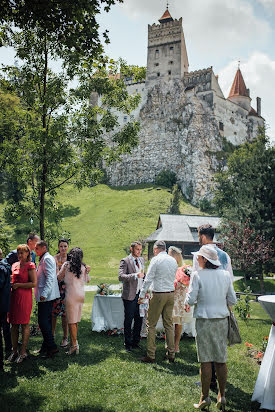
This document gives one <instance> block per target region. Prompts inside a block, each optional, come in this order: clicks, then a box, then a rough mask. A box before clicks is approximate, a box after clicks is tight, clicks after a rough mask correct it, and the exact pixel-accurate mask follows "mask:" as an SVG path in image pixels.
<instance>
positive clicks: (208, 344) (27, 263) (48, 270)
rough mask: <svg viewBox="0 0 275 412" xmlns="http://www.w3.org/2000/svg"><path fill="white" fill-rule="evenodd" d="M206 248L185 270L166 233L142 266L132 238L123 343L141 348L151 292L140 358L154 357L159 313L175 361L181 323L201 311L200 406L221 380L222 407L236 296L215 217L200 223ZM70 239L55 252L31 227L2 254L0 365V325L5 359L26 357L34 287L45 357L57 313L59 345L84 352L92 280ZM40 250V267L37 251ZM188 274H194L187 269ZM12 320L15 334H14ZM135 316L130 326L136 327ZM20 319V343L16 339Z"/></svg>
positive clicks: (124, 273) (51, 347)
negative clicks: (81, 334)
mask: <svg viewBox="0 0 275 412" xmlns="http://www.w3.org/2000/svg"><path fill="white" fill-rule="evenodd" d="M198 235H199V241H200V244H201V248H200V250H199V251H198V252H194V253H193V255H194V258H193V270H192V274H189V273H188V272H186V271H185V270H184V266H183V260H182V254H181V250H180V249H178V248H177V247H175V246H171V247H170V248H169V249H168V253H167V252H166V244H165V242H164V241H161V240H159V241H156V242H155V244H154V248H153V253H154V257H153V258H152V260H151V262H150V265H149V267H148V270H147V273H145V262H144V259H143V257H142V256H141V253H142V244H141V243H140V242H133V243H132V244H131V248H130V252H131V253H130V255H129V256H127V257H126V258H124V259H122V260H121V262H120V266H119V276H118V278H119V280H120V281H121V282H122V284H123V289H122V299H123V304H124V345H125V349H126V351H128V352H131V351H132V350H133V349H138V348H140V346H139V343H140V339H141V328H142V323H143V317H142V316H141V311H140V305H143V304H144V302H145V300H148V299H149V295H150V294H151V295H152V296H151V298H150V301H149V309H148V314H147V315H148V316H147V322H148V335H147V353H146V356H144V357H143V358H141V361H142V362H145V363H155V354H156V343H155V338H156V325H157V322H158V320H159V317H160V315H161V316H162V321H163V326H164V329H165V336H166V343H165V345H166V354H165V357H166V359H168V360H169V362H174V360H175V353H178V352H179V350H180V348H179V343H180V338H181V334H182V324H183V322H185V321H186V319H189V320H187V321H190V319H192V318H193V317H194V318H195V319H196V346H197V354H198V361H199V362H200V363H201V398H200V400H199V402H198V403H197V404H194V408H195V409H201V410H204V409H209V406H210V403H211V400H210V397H209V390H210V387H212V388H213V386H215V385H216V377H217V380H218V384H219V391H218V397H217V404H216V406H217V408H218V409H222V410H225V405H226V399H225V386H226V380H227V367H226V360H227V333H228V316H229V311H230V310H231V307H232V306H233V305H234V304H235V303H236V295H235V292H234V288H233V272H232V267H231V261H230V257H229V256H228V254H227V253H225V252H224V251H223V250H221V249H220V248H218V247H217V245H216V244H215V243H214V242H213V238H214V229H213V227H212V226H211V225H203V226H200V227H199V228H198ZM68 248H69V243H68V241H67V240H66V239H60V240H59V242H58V249H59V250H58V253H57V255H55V256H54V257H53V256H51V255H50V254H49V252H48V245H47V243H46V242H45V241H44V240H40V239H39V237H38V236H37V235H35V234H30V235H29V236H28V238H27V242H26V244H21V245H18V247H17V250H15V251H12V252H11V253H9V255H8V256H7V257H6V258H5V259H2V260H0V274H1V276H0V327H1V329H0V332H1V339H0V369H3V345H2V330H3V335H4V339H5V350H6V353H7V351H10V354H9V356H8V360H9V361H10V362H12V361H15V362H17V363H21V362H22V361H23V360H24V359H26V357H27V345H28V340H29V336H30V327H29V322H30V316H31V311H32V289H34V292H35V298H36V301H37V305H38V325H39V328H40V330H41V333H42V336H43V342H42V345H41V348H40V349H39V350H38V351H37V352H39V353H40V355H41V356H42V357H46V358H47V357H52V356H53V355H54V354H55V353H57V352H58V351H59V350H58V347H57V345H56V343H55V338H54V335H55V330H56V323H57V318H58V317H59V316H60V317H61V318H62V329H63V339H62V342H61V346H62V347H67V345H68V331H69V334H70V347H69V351H68V352H67V353H68V354H69V355H72V354H78V353H79V344H78V340H77V329H78V323H79V321H80V319H81V311H82V306H83V303H84V296H85V292H84V283H85V282H88V281H89V280H90V278H89V274H88V273H89V271H90V267H89V266H86V265H85V264H84V263H83V252H82V250H81V249H80V248H77V247H75V248H72V249H71V250H70V251H69V252H68ZM36 255H37V256H38V257H39V265H38V267H36V262H35V258H36ZM189 275H191V278H190V277H189ZM9 324H11V339H10V335H9ZM132 324H133V327H132ZM20 325H21V331H22V343H21V345H20V351H19V345H18V338H19V329H20Z"/></svg>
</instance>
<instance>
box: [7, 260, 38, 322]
mask: <svg viewBox="0 0 275 412" xmlns="http://www.w3.org/2000/svg"><path fill="white" fill-rule="evenodd" d="M29 269H35V264H34V263H32V262H26V263H25V265H24V266H23V268H22V267H20V263H19V262H15V263H14V264H13V265H12V283H28V282H29ZM31 311H32V288H29V289H23V288H18V289H12V291H11V301H10V314H9V322H10V323H11V324H13V325H25V324H28V323H29V322H30V317H31Z"/></svg>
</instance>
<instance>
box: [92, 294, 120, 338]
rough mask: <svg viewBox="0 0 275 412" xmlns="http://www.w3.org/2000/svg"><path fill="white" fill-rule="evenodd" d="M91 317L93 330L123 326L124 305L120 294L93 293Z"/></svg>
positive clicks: (99, 330) (98, 330)
mask: <svg viewBox="0 0 275 412" xmlns="http://www.w3.org/2000/svg"><path fill="white" fill-rule="evenodd" d="M91 318H92V330H93V331H95V332H101V331H106V330H113V329H115V328H117V329H121V328H123V323H124V307H123V301H122V299H121V295H107V296H105V295H95V297H94V302H93V308H92V316H91Z"/></svg>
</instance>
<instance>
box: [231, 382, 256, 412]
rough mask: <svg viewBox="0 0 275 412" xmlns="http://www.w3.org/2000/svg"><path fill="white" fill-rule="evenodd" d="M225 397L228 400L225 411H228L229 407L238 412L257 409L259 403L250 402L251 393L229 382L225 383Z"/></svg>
mask: <svg viewBox="0 0 275 412" xmlns="http://www.w3.org/2000/svg"><path fill="white" fill-rule="evenodd" d="M226 398H227V401H228V404H227V405H226V411H228V412H230V410H231V408H232V409H233V410H235V411H240V412H248V411H258V410H259V404H258V403H257V402H251V393H247V392H244V391H242V390H241V389H240V388H238V387H236V386H234V385H232V384H230V383H227V384H226ZM230 407H231V408H230Z"/></svg>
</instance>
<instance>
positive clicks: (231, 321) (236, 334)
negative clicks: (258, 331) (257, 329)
mask: <svg viewBox="0 0 275 412" xmlns="http://www.w3.org/2000/svg"><path fill="white" fill-rule="evenodd" d="M227 337H228V345H229V346H231V345H235V344H236V343H242V338H241V335H240V329H239V326H238V322H237V319H236V318H235V315H234V313H233V312H232V311H231V310H230V311H229V316H228V336H227Z"/></svg>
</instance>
